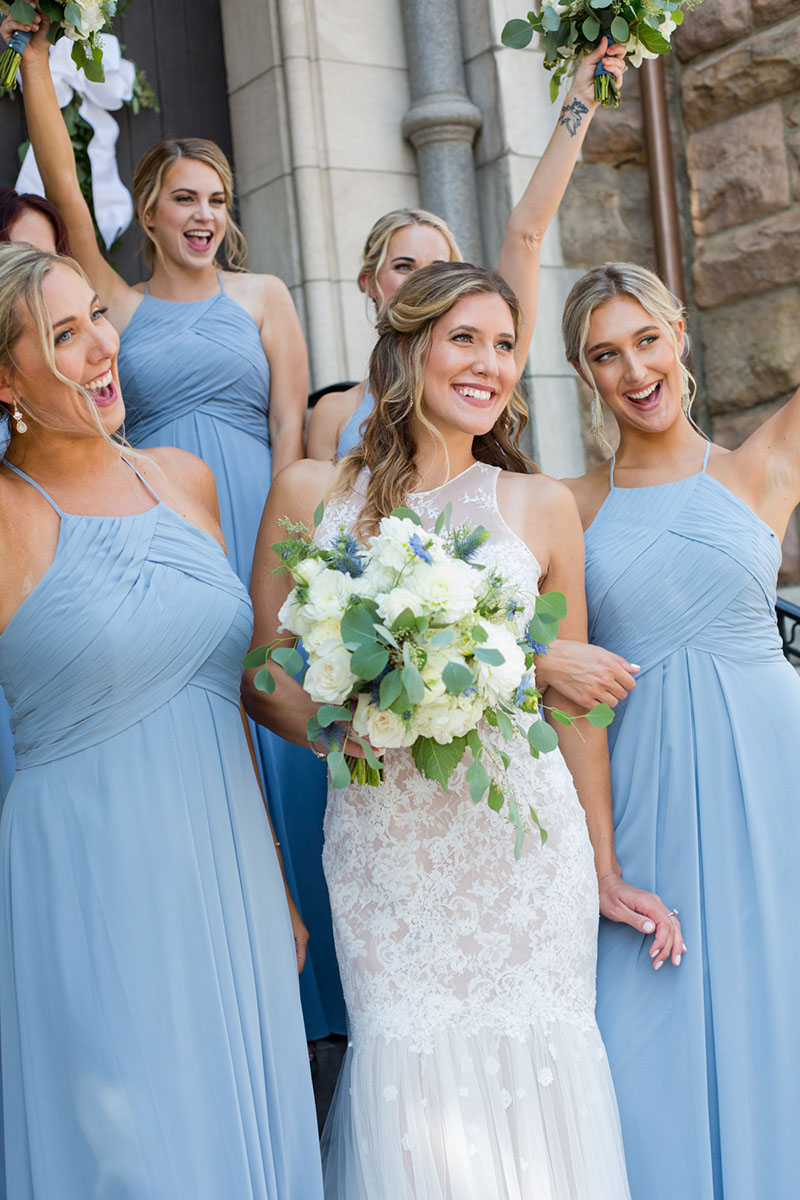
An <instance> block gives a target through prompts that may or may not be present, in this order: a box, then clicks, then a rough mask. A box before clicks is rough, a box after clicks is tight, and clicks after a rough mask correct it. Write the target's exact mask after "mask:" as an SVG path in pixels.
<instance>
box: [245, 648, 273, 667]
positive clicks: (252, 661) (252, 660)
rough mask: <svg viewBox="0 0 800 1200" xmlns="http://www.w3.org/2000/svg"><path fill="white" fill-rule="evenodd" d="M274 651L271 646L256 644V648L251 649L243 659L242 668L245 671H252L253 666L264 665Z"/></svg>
mask: <svg viewBox="0 0 800 1200" xmlns="http://www.w3.org/2000/svg"><path fill="white" fill-rule="evenodd" d="M271 653H272V647H271V646H256V648H255V649H254V650H250V651H249V652H248V653H247V654H245V656H244V658H243V659H242V668H243V670H245V671H251V670H252V669H253V667H263V666H264V664H265V663H266V662H267V659H268V658H269V656H270V654H271Z"/></svg>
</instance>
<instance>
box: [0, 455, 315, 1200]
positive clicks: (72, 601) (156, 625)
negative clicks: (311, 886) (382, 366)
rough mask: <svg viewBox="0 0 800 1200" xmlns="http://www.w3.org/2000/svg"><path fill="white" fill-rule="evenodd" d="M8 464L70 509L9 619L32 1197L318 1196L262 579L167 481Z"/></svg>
mask: <svg viewBox="0 0 800 1200" xmlns="http://www.w3.org/2000/svg"><path fill="white" fill-rule="evenodd" d="M128 465H130V464H128ZM6 466H7V467H8V468H9V469H10V470H11V471H14V472H15V474H17V475H19V476H20V478H22V479H24V480H26V482H27V483H29V484H30V485H31V487H33V488H35V489H36V490H37V491H38V492H39V493H40V494H41V495H42V496H43V497H44V499H45V500H46V501H47V502H48V503H49V504H50V505H51V507H52V508H53V509H54V511H55V512H56V514H57V515H58V517H59V520H60V529H59V536H58V544H57V549H56V552H55V557H54V559H53V562H52V564H51V565H50V567H49V568H48V569H47V570H46V571H45V573H44V575H43V576H42V577H41V579H40V580H39V582H38V583H37V584H36V586H35V587H34V589H33V591H32V592H31V593H30V594H29V595H28V596H27V597H26V599H25V600H24V601H23V602H22V604H21V605H20V607H19V608H18V609H17V611H16V612H15V613H14V615H13V617H12V618H11V620H10V621H9V623H8V625H7V627H6V629H5V630H4V632H3V633H2V634H1V635H0V683H2V686H3V687H4V689H5V692H6V695H7V696H8V698H9V700H10V702H11V706H12V710H13V714H14V717H13V719H14V731H15V735H16V746H17V772H16V775H15V776H14V780H13V783H12V785H11V788H10V790H9V793H8V797H7V799H6V804H5V807H4V810H3V815H2V822H0V862H1V863H2V868H1V870H2V879H1V886H0V1033H1V1034H2V1085H3V1103H4V1123H5V1152H6V1186H7V1189H8V1197H9V1200H33V1198H34V1197H35V1200H87V1197H90V1196H93V1197H98V1198H105V1197H108V1198H109V1200H110V1198H111V1197H121V1196H125V1197H135V1198H136V1200H144V1198H145V1197H147V1200H177V1198H178V1197H192V1200H220V1197H228V1196H231V1197H233V1196H235V1197H236V1198H237V1200H268V1198H269V1200H296V1198H297V1197H300V1196H302V1197H304V1198H305V1197H307V1196H308V1197H311V1198H312V1200H313V1198H314V1197H317V1196H319V1195H320V1190H321V1183H320V1167H319V1162H318V1150H317V1138H316V1120H315V1114H314V1106H313V1097H312V1092H311V1085H310V1080H309V1073H308V1063H307V1055H306V1047H305V1040H304V1034H303V1026H302V1019H301V1012H300V1004H299V995H298V985H297V969H296V963H295V957H294V946H293V940H292V932H291V928H290V924H289V918H288V913H287V909H286V900H285V893H284V889H283V884H282V879H281V874H280V869H279V865H278V862H277V858H276V855H275V851H274V848H273V845H272V838H271V836H270V831H269V825H268V822H267V819H266V814H265V812H264V808H263V803H262V800H261V795H260V792H259V789H258V786H257V783H256V780H255V778H254V774H253V768H252V763H251V761H250V756H249V753H248V749H247V744H246V741H245V738H244V737H243V731H242V724H241V716H240V709H239V678H240V663H241V658H242V655H243V653H244V652H245V650H246V648H247V645H248V642H249V639H250V634H251V627H252V613H251V608H250V603H249V599H248V596H247V593H246V591H245V589H244V587H243V585H242V583H241V581H240V580H239V579H238V577H237V576H236V575H235V574H234V572H233V571H232V570H231V569H230V567H229V565H228V562H227V560H226V558H225V555H224V553H223V551H222V549H221V547H220V546H219V545H218V543H217V542H216V541H215V540H214V539H213V538H212V537H210V536H209V535H208V534H206V533H204V532H202V531H201V530H200V529H198V528H196V527H195V526H194V525H192V524H191V523H190V522H188V521H187V520H185V519H184V518H183V517H181V516H180V515H179V514H178V513H177V512H175V511H174V510H173V509H171V508H169V507H167V506H166V505H165V504H163V503H162V502H161V501H159V499H158V497H157V496H156V495H155V493H154V492H152V489H150V488H149V487H148V485H147V484H146V483H144V481H142V482H143V484H144V487H145V488H146V489H147V491H148V492H149V493H150V495H151V496H152V498H153V501H154V503H153V505H152V507H150V508H148V509H146V510H145V511H143V512H140V513H136V514H133V515H130V516H88V515H75V514H71V513H66V512H63V511H62V510H61V509H60V508H59V506H58V505H57V504H56V503H55V501H54V500H53V499H52V498H51V497H50V496H49V495H48V494H47V492H45V490H44V489H43V488H42V487H41V486H40V485H39V484H37V482H36V481H35V480H34V479H31V478H30V477H28V476H26V475H25V474H24V473H23V472H22V471H20V470H19V469H18V468H16V467H14V466H12V465H11V464H10V463H7V464H6Z"/></svg>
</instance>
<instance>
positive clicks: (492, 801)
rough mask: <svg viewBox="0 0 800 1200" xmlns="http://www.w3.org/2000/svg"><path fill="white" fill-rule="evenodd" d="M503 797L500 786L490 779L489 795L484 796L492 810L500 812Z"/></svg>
mask: <svg viewBox="0 0 800 1200" xmlns="http://www.w3.org/2000/svg"><path fill="white" fill-rule="evenodd" d="M504 799H505V797H504V796H503V791H502V788H501V787H500V785H499V784H497V783H495V781H494V780H492V781H491V783H490V784H489V795H488V796H487V798H486V802H487V804H488V805H489V808H490V809H491V810H492V812H500V809H501V808H502V807H503V800H504Z"/></svg>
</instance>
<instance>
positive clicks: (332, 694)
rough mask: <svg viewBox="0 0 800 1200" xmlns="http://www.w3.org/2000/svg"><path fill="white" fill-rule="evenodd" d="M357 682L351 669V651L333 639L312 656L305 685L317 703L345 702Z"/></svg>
mask: <svg viewBox="0 0 800 1200" xmlns="http://www.w3.org/2000/svg"><path fill="white" fill-rule="evenodd" d="M356 682H357V679H356V676H355V675H354V674H353V672H352V671H351V670H350V651H349V650H346V649H345V648H344V646H343V645H342V643H341V642H336V641H334V640H333V639H331V640H330V641H328V642H325V643H323V645H322V646H320V648H319V651H318V652H317V653H316V655H312V656H311V661H310V663H309V667H308V670H307V671H306V677H305V680H304V681H303V687H304V688H305V690H306V691H307V692H308V694H309V696H310V697H311V699H312V700H315V701H316V702H317V704H343V703H344V701H345V700H346V699H347V697H348V696H349V695H350V693H351V692H352V690H353V687H354V685H355V684H356Z"/></svg>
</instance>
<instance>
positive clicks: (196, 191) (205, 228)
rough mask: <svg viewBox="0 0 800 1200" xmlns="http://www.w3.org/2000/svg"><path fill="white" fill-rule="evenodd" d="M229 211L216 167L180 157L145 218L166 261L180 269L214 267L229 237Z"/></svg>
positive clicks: (168, 172) (166, 172) (171, 168)
mask: <svg viewBox="0 0 800 1200" xmlns="http://www.w3.org/2000/svg"><path fill="white" fill-rule="evenodd" d="M227 223H228V209H227V204H226V199H225V189H224V188H223V186H222V180H221V179H220V177H219V175H218V174H217V172H216V171H215V170H214V168H213V167H210V166H208V164H207V163H204V162H199V161H198V160H197V159H193V158H179V159H178V160H177V162H174V163H172V164H171V165H170V166H169V167H167V169H166V170H165V172H164V177H163V179H162V182H161V189H160V191H159V193H158V198H157V200H156V202H155V204H154V206H153V208H152V209H151V210H150V212H148V213H147V214H146V215H145V217H144V224H145V226H146V227H147V229H149V230H150V232H151V233H152V235H153V237H154V238H155V240H156V242H157V244H158V246H159V247H160V249H161V251H162V253H163V254H164V256H165V258H166V259H167V260H169V261H171V262H173V263H176V264H178V265H180V266H184V267H189V268H191V269H202V268H204V267H208V266H210V265H211V264H212V263H213V261H214V256H215V255H216V253H217V250H218V249H219V247H220V243H221V242H222V239H223V238H224V236H225V230H226V228H227Z"/></svg>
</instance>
